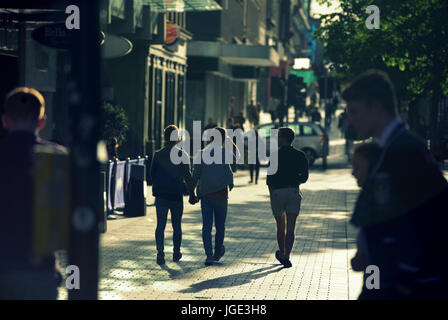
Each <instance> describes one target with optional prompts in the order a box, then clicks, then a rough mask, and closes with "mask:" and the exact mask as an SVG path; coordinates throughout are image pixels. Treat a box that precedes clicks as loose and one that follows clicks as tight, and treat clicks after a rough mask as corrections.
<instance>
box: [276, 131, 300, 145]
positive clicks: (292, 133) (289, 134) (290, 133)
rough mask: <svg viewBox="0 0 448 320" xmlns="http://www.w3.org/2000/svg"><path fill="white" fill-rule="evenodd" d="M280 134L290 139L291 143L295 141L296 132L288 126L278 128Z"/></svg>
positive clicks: (287, 139)
mask: <svg viewBox="0 0 448 320" xmlns="http://www.w3.org/2000/svg"><path fill="white" fill-rule="evenodd" d="M278 136H279V137H280V136H282V137H283V138H285V139H286V141H288V143H289V144H291V143H292V142H293V141H294V138H295V137H296V133H295V131H294V130H293V129H291V128H288V127H280V128H279V129H278Z"/></svg>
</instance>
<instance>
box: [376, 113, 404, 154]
mask: <svg viewBox="0 0 448 320" xmlns="http://www.w3.org/2000/svg"><path fill="white" fill-rule="evenodd" d="M400 123H401V122H400V120H398V119H397V118H395V119H393V120H392V121H391V122H390V123H389V125H388V126H387V127H386V129H385V130H384V131H383V133H382V134H381V136H380V138H379V140H378V144H379V145H380V147H381V148H383V147H384V146H385V145H386V142H387V140H389V138H390V136H391V135H392V133H393V132H394V130H395V129H396V128H397V127H398V126H399V125H400Z"/></svg>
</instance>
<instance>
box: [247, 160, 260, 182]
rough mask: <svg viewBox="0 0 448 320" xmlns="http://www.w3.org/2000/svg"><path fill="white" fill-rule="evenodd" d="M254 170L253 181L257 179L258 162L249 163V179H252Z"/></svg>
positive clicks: (258, 171)
mask: <svg viewBox="0 0 448 320" xmlns="http://www.w3.org/2000/svg"><path fill="white" fill-rule="evenodd" d="M254 171H255V182H257V181H258V175H259V173H260V163H259V162H257V163H256V164H249V173H250V181H254Z"/></svg>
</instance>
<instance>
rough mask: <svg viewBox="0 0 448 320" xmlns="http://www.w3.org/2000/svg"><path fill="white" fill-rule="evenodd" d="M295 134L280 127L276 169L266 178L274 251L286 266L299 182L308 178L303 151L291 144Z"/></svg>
mask: <svg viewBox="0 0 448 320" xmlns="http://www.w3.org/2000/svg"><path fill="white" fill-rule="evenodd" d="M294 138H295V132H294V130H292V129H291V128H287V127H281V128H279V130H278V147H279V149H278V152H277V155H273V157H274V158H275V157H277V159H278V160H277V161H278V169H277V172H276V173H275V174H273V175H268V176H267V179H266V183H267V185H268V186H269V194H270V197H271V208H272V213H273V214H274V218H275V221H276V223H277V242H278V246H279V250H278V251H277V252H276V253H275V257H276V258H277V260H279V261H280V263H282V264H283V265H284V266H285V267H287V268H290V267H291V266H292V264H291V261H290V260H289V256H290V254H291V250H292V247H293V245H294V239H295V228H296V220H297V217H298V216H299V211H300V204H301V201H302V195H301V194H300V188H299V186H300V184H302V183H305V182H306V181H307V180H308V175H309V172H308V160H307V158H306V155H305V153H303V152H302V151H300V150H298V149H295V148H294V147H292V146H291V144H292V142H293V140H294ZM269 165H270V164H269ZM285 229H286V233H285Z"/></svg>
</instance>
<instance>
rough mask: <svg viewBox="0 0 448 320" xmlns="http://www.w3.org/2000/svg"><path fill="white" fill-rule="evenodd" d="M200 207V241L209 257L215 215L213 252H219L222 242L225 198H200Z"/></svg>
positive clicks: (225, 213)
mask: <svg viewBox="0 0 448 320" xmlns="http://www.w3.org/2000/svg"><path fill="white" fill-rule="evenodd" d="M201 209H202V241H203V242H204V249H205V254H206V255H207V256H208V257H209V256H212V255H213V251H212V227H213V217H215V229H216V234H215V253H219V252H220V251H221V248H222V246H223V243H224V234H225V223H226V216H227V200H221V199H211V198H207V197H203V198H202V199H201Z"/></svg>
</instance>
